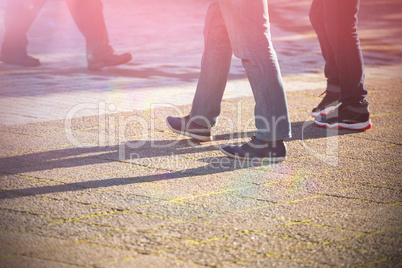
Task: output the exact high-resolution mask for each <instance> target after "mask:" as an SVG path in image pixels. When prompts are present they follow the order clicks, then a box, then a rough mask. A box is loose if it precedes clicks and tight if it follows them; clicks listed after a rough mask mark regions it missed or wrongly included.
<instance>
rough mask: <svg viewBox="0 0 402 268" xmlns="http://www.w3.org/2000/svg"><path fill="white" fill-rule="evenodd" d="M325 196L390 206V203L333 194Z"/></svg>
mask: <svg viewBox="0 0 402 268" xmlns="http://www.w3.org/2000/svg"><path fill="white" fill-rule="evenodd" d="M356 188H357V187H353V188H348V189H343V190H340V191H338V192H343V191H348V190H352V189H356ZM338 192H336V193H338ZM325 196H330V197H336V198H341V199H347V200H355V201H360V202H365V203H374V204H379V205H387V204H389V203H383V202H379V201H373V200H368V199H361V198H354V197H348V196H339V195H333V194H331V193H329V194H325Z"/></svg>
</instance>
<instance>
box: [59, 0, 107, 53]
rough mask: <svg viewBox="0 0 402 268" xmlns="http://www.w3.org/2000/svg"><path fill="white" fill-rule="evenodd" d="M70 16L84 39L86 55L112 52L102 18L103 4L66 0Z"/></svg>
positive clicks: (81, 0) (93, 1)
mask: <svg viewBox="0 0 402 268" xmlns="http://www.w3.org/2000/svg"><path fill="white" fill-rule="evenodd" d="M66 3H67V6H68V8H69V10H70V13H71V16H72V17H73V19H74V22H75V24H76V25H77V27H78V29H79V30H80V31H81V33H82V34H83V35H84V37H85V41H86V46H87V47H86V49H87V55H88V58H89V59H90V58H91V57H97V56H98V54H104V53H110V52H113V51H112V48H111V47H110V46H109V37H108V32H107V28H106V24H105V20H104V17H103V4H102V2H101V1H100V0H84V1H83V0H66Z"/></svg>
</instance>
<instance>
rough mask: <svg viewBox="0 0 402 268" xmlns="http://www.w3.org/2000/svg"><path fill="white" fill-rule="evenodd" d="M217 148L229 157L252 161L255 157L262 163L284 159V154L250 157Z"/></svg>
mask: <svg viewBox="0 0 402 268" xmlns="http://www.w3.org/2000/svg"><path fill="white" fill-rule="evenodd" d="M219 150H220V151H221V152H222V153H223V154H225V155H226V156H228V157H230V158H233V159H236V160H246V161H253V160H255V159H258V160H260V161H262V162H263V163H278V162H282V161H285V160H286V156H284V157H274V158H272V157H271V158H268V157H266V158H257V157H254V158H250V157H242V156H238V155H237V154H231V153H229V152H227V151H225V150H223V149H222V147H220V148H219Z"/></svg>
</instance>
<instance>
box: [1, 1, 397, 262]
mask: <svg viewBox="0 0 402 268" xmlns="http://www.w3.org/2000/svg"><path fill="white" fill-rule="evenodd" d="M380 2H381V3H380ZM380 2H379V1H377V0H367V1H364V2H362V8H361V10H360V13H359V19H360V25H359V34H360V37H361V43H362V48H363V52H364V58H365V62H366V87H367V88H368V90H369V95H368V100H369V102H370V109H371V110H370V111H371V120H372V122H373V125H374V126H373V128H372V129H371V130H368V131H365V132H353V131H345V130H337V131H328V130H326V129H321V128H317V127H316V126H314V124H313V121H312V119H311V117H310V112H311V109H312V107H314V106H315V105H316V104H317V103H318V102H319V101H320V100H321V97H320V96H319V95H320V93H322V92H323V91H324V88H325V80H324V78H323V60H322V57H321V54H320V51H319V45H318V42H317V40H316V38H315V35H314V32H313V30H312V28H311V26H310V24H309V21H308V7H309V5H310V4H311V1H308V0H301V1H297V4H295V3H296V2H295V1H294V0H272V1H271V0H270V15H271V21H272V35H273V42H274V46H275V48H276V50H277V52H278V57H279V60H280V64H281V67H282V73H283V77H284V83H285V88H286V91H287V100H288V103H289V113H290V117H291V121H292V138H291V139H289V140H288V141H287V147H288V152H289V153H288V159H287V161H285V162H283V163H279V164H267V165H260V164H258V163H248V162H244V161H234V160H230V159H228V158H226V157H224V156H223V155H222V154H221V153H220V152H219V146H221V145H223V144H226V143H229V142H234V143H236V142H244V141H246V140H248V138H249V137H250V136H252V135H253V133H254V132H255V127H254V122H253V109H254V100H253V98H252V97H251V90H250V88H249V85H248V82H247V79H246V76H245V73H244V71H243V70H242V67H241V62H240V61H239V60H238V59H234V60H233V63H232V67H231V73H230V76H229V82H228V86H227V88H228V90H227V92H226V93H225V96H224V100H223V102H222V114H221V115H222V116H221V120H220V122H219V124H218V126H217V127H216V128H214V129H213V132H212V134H213V136H214V140H213V141H210V142H205V143H199V142H195V141H193V140H191V139H187V138H185V137H182V136H179V135H176V134H174V133H172V132H171V131H170V130H169V129H168V127H167V126H166V123H165V118H166V117H167V116H169V115H176V116H183V115H186V114H187V113H188V112H189V110H190V108H191V101H192V97H193V94H194V90H195V86H196V81H197V78H198V74H199V62H200V58H201V53H202V46H203V42H202V24H203V16H204V13H205V10H206V8H207V6H208V3H209V1H206V0H191V1H188V0H187V1H185V0H172V1H161V0H149V1H140V0H118V1H108V0H105V1H104V4H105V18H106V20H107V23H108V26H109V31H110V36H111V41H112V44H113V45H114V47H115V48H116V50H117V51H132V52H133V54H134V60H133V61H132V62H131V63H130V64H128V65H126V66H121V67H117V68H110V69H107V70H104V71H102V72H99V73H98V72H89V71H87V70H86V68H85V58H84V51H83V47H84V40H83V39H82V37H81V36H80V34H79V32H78V31H77V29H76V28H75V26H74V24H73V22H72V20H71V18H70V15H69V14H68V12H66V7H65V5H64V3H63V1H59V0H55V1H48V3H47V4H46V5H45V7H44V9H43V10H42V12H41V14H40V16H39V17H38V20H37V21H36V22H35V24H34V25H33V27H32V29H31V31H30V32H29V38H30V41H31V44H30V47H29V51H30V53H31V54H32V55H34V56H38V57H40V59H41V60H42V63H43V66H41V67H40V68H37V69H24V68H17V67H12V66H6V65H4V64H0V267H338V266H347V267H359V266H363V267H399V266H401V263H402V259H401V257H400V256H401V255H402V254H401V248H402V245H401V242H400V241H401V235H402V228H401V227H402V206H401V201H402V193H401V191H402V188H401V185H402V165H401V148H400V145H401V142H402V136H401V135H402V134H401V133H402V131H401V124H400V115H401V112H402V111H401V108H400V107H401V104H402V103H401V100H402V98H401V97H402V95H401V92H402V91H401V84H402V79H401V78H400V70H401V67H402V57H401V55H402V54H401V53H402V50H401V47H400V46H399V45H398V44H400V43H401V42H400V41H401V36H402V34H401V29H400V28H398V27H396V25H398V23H399V24H400V21H401V16H400V13H401V11H402V6H401V3H400V2H398V1H395V0H386V1H380ZM122 7H124V8H122ZM3 11H4V3H3V2H1V1H0V18H1V17H2V15H3ZM55 11H56V12H55ZM172 14H175V15H174V16H172ZM150 18H153V19H150ZM0 21H1V22H0V42H1V41H2V39H1V38H2V37H3V32H4V28H3V27H2V25H3V24H2V23H3V22H2V20H1V19H0ZM379 22H381V23H379ZM127 25H130V31H127ZM60 33H63V34H60ZM69 111H70V114H69V115H68V112H69Z"/></svg>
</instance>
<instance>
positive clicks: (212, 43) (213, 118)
mask: <svg viewBox="0 0 402 268" xmlns="http://www.w3.org/2000/svg"><path fill="white" fill-rule="evenodd" d="M232 54H233V52H232V47H231V44H230V39H229V35H228V33H227V30H226V25H225V22H224V20H223V17H222V13H221V10H220V7H219V3H218V1H217V0H215V1H212V2H211V4H210V6H209V8H208V11H207V14H206V17H205V26H204V53H203V55H202V61H201V73H200V78H199V79H198V84H197V90H196V93H195V96H194V99H193V105H192V108H191V112H190V117H192V118H194V121H195V122H196V123H198V124H200V125H203V126H215V124H216V122H217V118H218V116H219V114H220V111H221V101H222V97H223V93H224V91H225V87H226V82H227V78H228V75H229V70H230V63H231V61H232Z"/></svg>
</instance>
